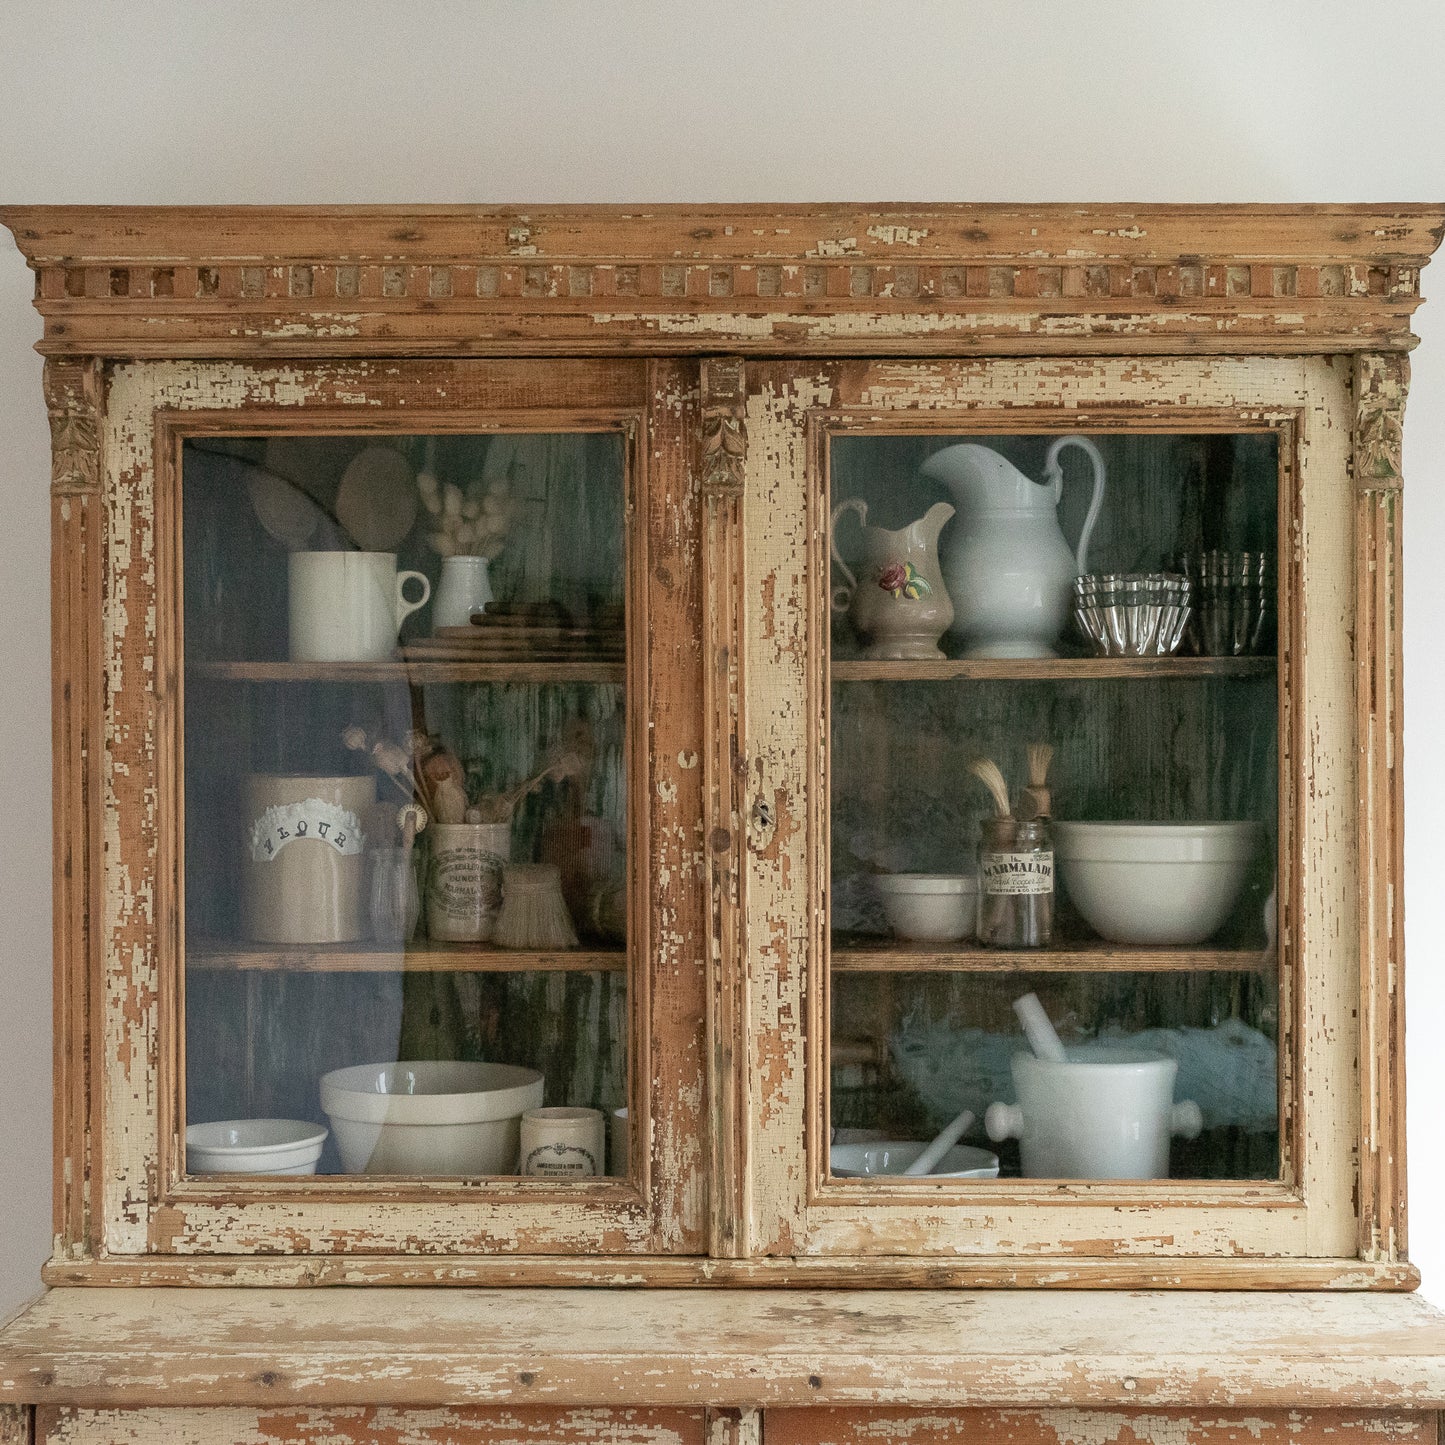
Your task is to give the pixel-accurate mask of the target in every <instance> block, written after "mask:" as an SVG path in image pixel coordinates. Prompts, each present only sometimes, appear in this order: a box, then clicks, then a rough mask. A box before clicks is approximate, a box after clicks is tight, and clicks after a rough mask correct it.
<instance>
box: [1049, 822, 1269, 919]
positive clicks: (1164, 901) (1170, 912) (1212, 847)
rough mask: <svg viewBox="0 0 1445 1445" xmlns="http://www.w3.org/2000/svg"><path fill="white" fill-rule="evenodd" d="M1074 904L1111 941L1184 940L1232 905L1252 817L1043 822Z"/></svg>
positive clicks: (1255, 839)
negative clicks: (1226, 820)
mask: <svg viewBox="0 0 1445 1445" xmlns="http://www.w3.org/2000/svg"><path fill="white" fill-rule="evenodd" d="M1050 827H1051V829H1052V831H1053V837H1054V855H1055V857H1056V858H1057V859H1058V862H1059V871H1060V873H1061V874H1062V876H1063V882H1064V887H1065V888H1067V889H1068V893H1069V897H1070V898H1071V899H1073V901H1074V906H1075V907H1076V908H1077V909H1078V910H1079V912H1080V913H1082V914H1083V916H1084V918H1085V919H1086V920H1087V921H1088V923H1089V925H1090V927H1092V928H1093V929H1094V930H1095V931H1096V932H1097V933H1098V934H1099V935H1100V936H1101V937H1103V938H1106V939H1108V940H1109V941H1110V942H1111V943H1142V944H1152V945H1155V946H1163V947H1178V948H1183V947H1188V946H1189V945H1191V944H1196V943H1203V942H1204V940H1205V939H1206V938H1208V937H1210V936H1211V935H1212V934H1214V933H1217V932H1218V931H1219V929H1220V928H1221V927H1222V926H1223V924H1224V922H1225V920H1226V919H1227V918H1228V917H1229V915H1230V914H1231V913H1232V912H1233V911H1234V905H1235V904H1236V903H1237V902H1238V901H1239V890H1240V888H1241V887H1242V886H1243V884H1244V877H1245V874H1246V872H1247V871H1248V869H1249V865H1250V861H1251V860H1252V859H1253V858H1254V856H1255V853H1256V851H1257V850H1258V848H1259V840H1260V834H1261V832H1262V831H1263V830H1262V829H1261V827H1260V825H1259V824H1258V823H1072V822H1059V821H1058V820H1055V821H1054V822H1053V823H1051V824H1050Z"/></svg>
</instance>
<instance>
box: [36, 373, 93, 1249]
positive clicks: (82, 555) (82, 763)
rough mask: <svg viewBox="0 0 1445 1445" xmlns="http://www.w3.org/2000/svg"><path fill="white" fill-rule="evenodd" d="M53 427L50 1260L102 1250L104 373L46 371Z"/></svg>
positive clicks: (51, 425) (47, 393) (47, 397)
mask: <svg viewBox="0 0 1445 1445" xmlns="http://www.w3.org/2000/svg"><path fill="white" fill-rule="evenodd" d="M45 392H46V401H47V404H48V407H49V411H50V427H51V445H52V456H51V571H50V578H51V618H52V636H53V644H52V653H51V709H52V722H51V728H52V749H53V757H54V775H53V778H52V806H53V810H54V820H55V821H54V828H55V840H56V841H55V862H54V899H53V920H54V924H53V926H54V948H55V955H54V989H55V998H54V1013H55V1025H56V1048H55V1086H54V1104H53V1107H54V1119H55V1179H54V1200H53V1209H54V1218H55V1237H56V1241H57V1244H56V1248H57V1254H58V1255H59V1256H60V1257H61V1258H64V1259H66V1260H74V1259H81V1258H85V1257H87V1256H90V1255H93V1254H94V1253H95V1252H96V1251H97V1250H98V1248H99V1237H98V1236H99V1230H100V1225H99V1214H98V1211H97V1210H96V1209H95V1208H94V1203H95V1201H94V1199H93V1197H92V1191H91V1185H92V1181H94V1180H98V1178H99V1173H98V1168H99V1166H98V1156H99V1150H100V1130H99V1127H98V1125H99V1119H100V1109H99V1087H100V1081H99V1075H98V1072H97V1071H96V1070H95V1069H94V1068H93V1066H92V1065H93V1056H92V1046H93V1041H94V1040H95V1039H96V1038H97V1037H98V1030H99V1028H100V1020H99V1016H98V1013H97V1009H96V1001H97V999H98V997H99V988H100V982H99V980H100V968H101V964H100V954H99V949H100V935H99V929H100V920H101V917H102V906H103V905H102V879H101V857H102V850H101V836H100V832H101V817H100V797H101V772H100V762H101V748H102V729H103V726H104V722H103V719H104V700H103V693H102V685H101V678H102V668H101V657H100V648H101V587H102V560H103V556H104V548H105V524H104V507H103V502H102V499H101V495H100V478H101V445H100V435H101V417H102V412H103V409H104V374H103V372H102V369H101V367H100V364H99V363H98V362H95V361H87V362H79V363H68V362H56V361H50V362H47V363H46V368H45Z"/></svg>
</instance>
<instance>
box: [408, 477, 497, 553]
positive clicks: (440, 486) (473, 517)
mask: <svg viewBox="0 0 1445 1445" xmlns="http://www.w3.org/2000/svg"><path fill="white" fill-rule="evenodd" d="M416 489H417V492H418V493H419V494H420V496H421V503H422V506H423V507H425V508H426V510H427V514H428V515H429V516H430V517H431V518H432V524H431V527H432V530H431V532H430V534H429V535H428V537H427V540H428V542H430V543H431V545H432V547H433V548H435V550H436V551H437V553H438V554H439V555H440V556H442V557H485V558H487V560H488V561H490V560H491V559H492V558H494V557H495V556H496V555H497V553H499V552H500V551H501V550H502V547H503V545H504V544H505V543H506V540H507V533H508V531H510V530H511V526H512V513H513V511H514V503H513V501H512V496H511V483H510V481H508V479H507V478H506V477H493V478H492V479H491V480H490V481H487V482H485V483H484V482H482V481H480V480H478V481H475V482H473V483H472V484H471V485H470V486H469V487H468V488H467V490H466V492H465V493H463V492H462V490H461V488H460V487H457V486H454V485H453V484H452V483H451V482H441V481H438V480H437V477H436V474H435V473H434V472H432V471H431V470H430V469H427V470H424V471H420V472H418V473H417V477H416Z"/></svg>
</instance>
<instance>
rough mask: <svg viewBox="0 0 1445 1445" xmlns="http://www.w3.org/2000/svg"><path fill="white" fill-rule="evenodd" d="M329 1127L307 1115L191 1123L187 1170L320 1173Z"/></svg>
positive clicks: (200, 1171) (188, 1172) (208, 1172)
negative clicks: (317, 1167) (308, 1119)
mask: <svg viewBox="0 0 1445 1445" xmlns="http://www.w3.org/2000/svg"><path fill="white" fill-rule="evenodd" d="M328 1132H329V1131H328V1130H326V1129H323V1128H322V1127H321V1125H320V1124H313V1123H311V1122H309V1121H307V1120H302V1119H217V1120H216V1121H215V1122H214V1123H210V1124H188V1125H187V1126H186V1173H187V1174H315V1173H316V1161H317V1160H318V1159H319V1158H320V1157H321V1146H322V1145H323V1144H325V1142H326V1135H327V1133H328Z"/></svg>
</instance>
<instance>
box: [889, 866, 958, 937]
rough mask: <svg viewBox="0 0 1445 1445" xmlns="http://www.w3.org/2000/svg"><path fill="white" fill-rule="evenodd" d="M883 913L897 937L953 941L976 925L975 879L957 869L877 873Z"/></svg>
mask: <svg viewBox="0 0 1445 1445" xmlns="http://www.w3.org/2000/svg"><path fill="white" fill-rule="evenodd" d="M873 881H874V883H875V884H876V885H877V887H878V896H879V897H880V898H881V899H882V900H883V915H884V917H885V918H887V920H888V923H889V926H890V927H891V928H892V929H893V931H894V933H896V934H897V935H898V936H899V938H910V939H913V940H915V941H916V942H919V943H953V942H956V941H957V940H958V939H960V938H972V937H973V935H974V932H975V931H976V929H977V927H978V879H977V878H975V877H973V875H972V874H959V873H879V874H877V875H876V876H875V877H874V880H873Z"/></svg>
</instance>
